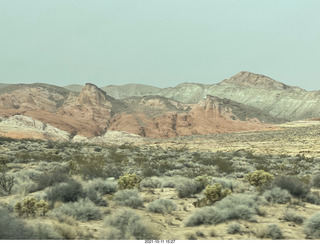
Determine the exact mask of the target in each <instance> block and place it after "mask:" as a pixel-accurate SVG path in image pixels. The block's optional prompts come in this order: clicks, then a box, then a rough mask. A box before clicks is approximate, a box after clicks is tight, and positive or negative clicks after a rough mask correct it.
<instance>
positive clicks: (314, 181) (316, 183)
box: [311, 175, 320, 188]
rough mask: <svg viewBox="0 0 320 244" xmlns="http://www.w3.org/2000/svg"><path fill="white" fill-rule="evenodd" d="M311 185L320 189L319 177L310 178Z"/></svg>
mask: <svg viewBox="0 0 320 244" xmlns="http://www.w3.org/2000/svg"><path fill="white" fill-rule="evenodd" d="M311 185H312V186H313V187H315V188H320V175H316V176H314V177H312V179H311Z"/></svg>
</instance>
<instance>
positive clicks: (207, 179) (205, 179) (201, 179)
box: [194, 175, 212, 191]
mask: <svg viewBox="0 0 320 244" xmlns="http://www.w3.org/2000/svg"><path fill="white" fill-rule="evenodd" d="M194 180H195V182H197V183H198V185H199V188H200V189H199V191H202V190H203V189H204V188H206V186H207V185H210V183H211V181H212V176H208V175H201V176H198V177H196V178H195V179H194Z"/></svg>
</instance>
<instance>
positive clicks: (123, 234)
mask: <svg viewBox="0 0 320 244" xmlns="http://www.w3.org/2000/svg"><path fill="white" fill-rule="evenodd" d="M105 225H106V227H107V230H106V231H104V238H105V239H108V240H157V239H159V234H158V233H157V232H156V231H155V230H154V229H153V228H152V225H151V224H150V223H148V222H147V221H146V220H145V219H143V218H142V217H141V216H140V215H138V214H137V213H135V212H134V211H132V210H127V209H124V210H120V211H118V212H116V213H114V214H112V215H111V216H110V217H108V218H106V220H105Z"/></svg>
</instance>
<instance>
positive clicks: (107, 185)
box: [84, 178, 117, 206]
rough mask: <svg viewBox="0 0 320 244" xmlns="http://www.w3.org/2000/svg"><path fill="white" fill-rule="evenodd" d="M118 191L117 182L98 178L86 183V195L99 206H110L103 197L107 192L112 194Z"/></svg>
mask: <svg viewBox="0 0 320 244" xmlns="http://www.w3.org/2000/svg"><path fill="white" fill-rule="evenodd" d="M116 191H117V183H116V182H112V181H105V180H102V179H101V178H97V179H94V180H91V181H89V182H88V183H87V184H85V187H84V192H85V196H86V197H87V198H89V199H90V200H91V201H92V202H94V203H95V204H96V205H98V206H108V204H107V202H106V201H105V200H104V199H103V198H102V196H103V195H105V194H111V193H114V192H116Z"/></svg>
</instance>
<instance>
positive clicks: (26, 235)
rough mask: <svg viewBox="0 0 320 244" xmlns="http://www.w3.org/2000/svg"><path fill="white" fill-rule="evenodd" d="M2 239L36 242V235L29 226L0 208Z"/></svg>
mask: <svg viewBox="0 0 320 244" xmlns="http://www.w3.org/2000/svg"><path fill="white" fill-rule="evenodd" d="M0 216H1V221H0V237H1V238H0V239H2V240H34V239H35V235H34V233H33V231H32V228H30V227H29V226H28V225H26V224H25V222H23V221H22V220H20V219H17V218H15V217H14V216H13V215H11V214H10V212H9V211H8V210H6V209H1V208H0Z"/></svg>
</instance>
